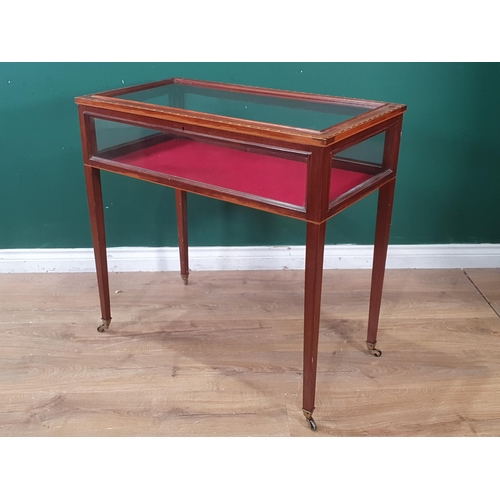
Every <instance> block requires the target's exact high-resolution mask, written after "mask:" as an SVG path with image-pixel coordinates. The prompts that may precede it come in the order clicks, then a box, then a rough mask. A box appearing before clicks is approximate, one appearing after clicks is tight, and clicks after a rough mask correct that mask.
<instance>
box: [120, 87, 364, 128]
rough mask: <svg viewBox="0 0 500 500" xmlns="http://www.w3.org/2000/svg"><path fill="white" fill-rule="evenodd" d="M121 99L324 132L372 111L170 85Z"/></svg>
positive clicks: (354, 107) (351, 106) (339, 105)
mask: <svg viewBox="0 0 500 500" xmlns="http://www.w3.org/2000/svg"><path fill="white" fill-rule="evenodd" d="M116 97H117V98H119V99H126V100H130V101H138V102H143V103H148V104H158V105H161V106H168V107H172V108H179V109H185V110H190V111H200V112H203V113H210V114H215V115H220V116H227V117H231V118H243V119H245V120H253V121H259V122H265V123H273V124H277V125H287V126H291V127H298V128H303V129H309V130H315V131H321V130H324V129H326V128H328V127H331V126H333V125H336V124H338V123H341V122H343V121H345V120H348V119H350V118H352V117H354V116H358V115H360V114H362V113H365V112H367V111H369V110H371V109H373V107H372V106H366V107H358V106H353V105H349V104H336V103H335V104H334V103H328V102H314V101H307V100H302V99H291V98H283V97H278V96H267V95H259V94H254V93H251V92H245V91H233V90H219V89H212V88H206V87H198V86H194V85H183V84H178V83H174V84H169V85H163V86H160V87H155V88H152V89H147V90H140V91H135V92H130V93H126V94H120V95H116Z"/></svg>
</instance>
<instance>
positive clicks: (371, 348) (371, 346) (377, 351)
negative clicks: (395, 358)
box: [366, 342, 382, 358]
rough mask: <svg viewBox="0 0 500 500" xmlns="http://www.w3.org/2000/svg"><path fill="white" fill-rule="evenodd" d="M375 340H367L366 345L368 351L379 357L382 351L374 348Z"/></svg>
mask: <svg viewBox="0 0 500 500" xmlns="http://www.w3.org/2000/svg"><path fill="white" fill-rule="evenodd" d="M375 344H376V342H367V343H366V346H367V347H368V353H369V354H371V355H372V356H375V357H376V358H380V356H382V351H381V350H380V349H375Z"/></svg>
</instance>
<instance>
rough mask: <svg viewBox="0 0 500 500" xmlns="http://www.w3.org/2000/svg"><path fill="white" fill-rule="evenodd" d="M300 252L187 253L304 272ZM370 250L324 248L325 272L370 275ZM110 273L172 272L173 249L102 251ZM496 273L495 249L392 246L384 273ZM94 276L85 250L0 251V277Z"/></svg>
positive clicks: (194, 265) (199, 264)
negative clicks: (360, 271)
mask: <svg viewBox="0 0 500 500" xmlns="http://www.w3.org/2000/svg"><path fill="white" fill-rule="evenodd" d="M304 248H305V247H304V246H291V247H287V246H279V247H191V248H190V249H189V267H190V269H191V270H192V271H216V270H228V271H229V270H273V269H304ZM372 255H373V246H372V245H327V246H326V247H325V261H324V267H325V269H370V268H371V265H372ZM108 266H109V270H110V271H115V272H136V271H178V270H179V251H178V249H177V248H175V247H174V248H170V247H162V248H149V247H119V248H108ZM497 267H500V244H478V245H394V246H390V247H389V252H388V257H387V268H388V269H457V268H458V269H464V268H497ZM48 272H56V273H74V272H78V273H83V272H95V264H94V254H93V251H92V249H91V248H71V249H58V248H49V249H26V250H23V249H14V250H0V273H48Z"/></svg>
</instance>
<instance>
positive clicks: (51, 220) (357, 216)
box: [0, 63, 500, 248]
mask: <svg viewBox="0 0 500 500" xmlns="http://www.w3.org/2000/svg"><path fill="white" fill-rule="evenodd" d="M171 76H183V77H188V78H196V79H207V80H214V81H222V82H230V83H242V84H248V85H258V86H263V87H274V88H281V89H289V90H299V91H306V92H315V93H324V94H333V95H342V96H350V97H360V98H366V99H376V100H381V101H392V102H401V103H405V104H407V105H408V111H407V113H406V115H405V121H404V126H403V140H402V146H401V148H402V149H401V155H400V164H399V165H400V166H399V168H400V170H399V172H400V173H399V180H398V186H397V192H396V204H395V212H394V222H393V227H392V236H391V243H393V244H398V243H399V244H426V243H500V223H499V218H500V197H499V190H500V140H499V139H500V118H499V117H500V92H499V89H500V65H499V64H491V63H490V64H480V63H467V64H466V63H464V64H456V63H443V64H441V63H429V64H427V63H418V64H417V63H366V64H365V63H292V64H289V63H279V64H271V63H258V64H250V63H236V64H234V63H156V64H153V63H108V64H103V63H70V64H69V63H47V64H41V63H36V64H35V63H22V64H21V63H19V64H17V63H2V64H0V167H1V174H2V175H1V178H0V248H45V247H48V248H54V247H63V248H64V247H72V248H77V247H90V246H91V240H90V229H89V223H88V214H87V206H86V198H85V189H84V178H83V169H82V159H81V152H80V142H79V141H80V138H79V130H78V120H77V112H76V105H75V104H74V100H73V99H74V97H75V96H78V95H83V94H88V93H91V92H97V91H102V90H107V89H114V88H118V87H121V86H128V85H132V84H138V83H144V82H147V81H151V80H159V79H163V78H168V77H171ZM103 189H104V199H105V205H106V207H108V208H107V209H106V217H107V219H106V222H107V231H108V245H109V246H175V245H176V244H177V239H176V229H175V214H174V197H173V191H172V190H170V189H168V188H163V187H160V186H156V185H153V184H148V183H142V182H140V181H135V180H132V179H127V178H122V177H119V176H116V175H113V174H109V173H106V172H105V173H103ZM189 203H190V205H189V207H190V217H189V218H190V244H191V245H208V246H212V245H287V244H289V245H298V244H303V243H304V235H305V225H304V223H303V222H300V221H295V220H292V219H288V218H284V217H278V216H275V215H271V214H267V213H264V212H258V211H255V210H251V209H247V208H244V207H239V206H235V205H230V204H227V203H223V202H219V201H216V200H211V199H207V198H201V197H198V196H194V195H191V196H190V198H189ZM375 207H376V195H371V196H369V197H368V198H366V199H364V200H362V201H361V202H360V203H358V204H357V205H355V206H353V207H351V208H350V209H348V210H346V211H345V212H343V213H341V214H340V215H339V216H337V217H336V218H334V219H333V220H331V221H329V226H328V232H327V241H328V243H354V244H370V243H372V239H373V232H374V220H375V219H374V217H375Z"/></svg>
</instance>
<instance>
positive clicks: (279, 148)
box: [75, 78, 406, 430]
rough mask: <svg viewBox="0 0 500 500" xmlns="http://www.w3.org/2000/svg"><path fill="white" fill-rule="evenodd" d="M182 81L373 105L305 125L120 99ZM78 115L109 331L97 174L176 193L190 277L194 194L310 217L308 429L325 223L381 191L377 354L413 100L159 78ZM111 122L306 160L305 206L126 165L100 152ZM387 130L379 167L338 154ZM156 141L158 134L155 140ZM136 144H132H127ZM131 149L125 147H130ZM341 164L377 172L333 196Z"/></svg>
mask: <svg viewBox="0 0 500 500" xmlns="http://www.w3.org/2000/svg"><path fill="white" fill-rule="evenodd" d="M173 83H178V84H182V85H192V86H197V87H202V88H209V89H217V90H227V91H234V92H245V93H251V94H255V95H261V96H273V97H278V98H286V99H295V100H302V101H307V102H316V103H329V104H331V103H333V104H339V105H347V106H351V107H362V108H366V109H368V110H367V111H366V112H364V113H362V114H360V115H358V116H354V117H353V118H351V119H348V120H346V121H344V122H342V123H340V124H337V125H333V126H331V127H329V128H327V129H324V130H321V131H315V130H308V129H301V128H297V127H290V126H284V125H276V124H269V123H263V122H257V121H250V120H244V119H237V118H228V117H224V116H219V115H213V114H209V113H201V112H196V111H189V110H184V109H180V108H173V107H167V106H159V105H156V104H149V103H142V102H138V101H131V100H125V99H120V95H123V94H126V93H131V92H135V91H140V90H148V89H152V88H155V87H160V86H162V85H169V84H173ZM75 101H76V103H77V104H78V113H79V120H80V130H81V140H82V150H83V160H84V171H85V179H86V188H87V197H88V204H89V214H90V222H91V229H92V241H93V246H94V254H95V261H96V270H97V282H98V289H99V298H100V304H101V314H102V320H103V323H102V325H101V326H100V327H99V328H98V329H99V331H104V330H105V329H107V328H108V327H109V324H110V322H111V305H110V295H109V282H108V266H107V258H106V235H105V227H104V210H103V201H102V190H101V179H100V171H101V170H108V171H112V172H115V173H119V174H122V175H126V176H130V177H134V178H137V179H141V180H145V181H149V182H154V183H157V184H161V185H164V186H168V187H171V188H174V189H175V190H176V208H177V222H178V235H179V253H180V262H181V276H182V278H183V280H184V283H185V284H187V282H188V274H189V268H188V231H187V197H186V193H187V192H192V193H197V194H200V195H203V196H209V197H212V198H217V199H221V200H224V201H229V202H232V203H237V204H241V205H244V206H248V207H252V208H256V209H260V210H265V211H269V212H272V213H276V214H279V215H284V216H288V217H293V218H297V219H301V220H304V221H305V222H306V226H307V227H306V256H305V296H304V351H303V412H304V415H305V416H306V419H307V421H308V423H309V425H310V427H311V429H313V430H315V429H316V423H315V422H314V420H313V418H312V413H313V411H314V404H315V389H316V369H317V356H318V334H319V322H320V308H321V288H322V275H323V256H324V245H325V234H326V221H327V220H328V219H329V218H331V217H333V216H334V215H336V214H338V213H339V212H341V211H342V210H344V209H345V208H347V207H349V206H350V205H352V204H353V203H356V202H357V201H358V200H360V199H361V198H363V197H365V196H367V195H368V194H370V193H372V192H373V191H377V190H378V192H379V195H378V209H377V220H376V231H375V245H374V256H373V269H372V280H371V292H370V304H369V317H368V335H367V346H368V352H369V353H370V354H373V355H375V356H380V354H381V352H380V351H379V350H378V349H376V348H375V344H376V341H377V331H378V323H379V315H380V305H381V299H382V289H383V282H384V275H385V262H386V257H387V248H388V243H389V234H390V226H391V218H392V205H393V199H394V188H395V183H396V174H397V164H398V156H399V146H400V136H401V129H402V121H403V114H404V112H405V111H406V106H405V105H402V104H395V103H383V102H377V101H365V100H360V99H347V98H342V97H331V96H324V95H317V94H306V93H301V92H290V91H281V90H274V89H264V88H258V87H248V86H243V85H230V84H223V83H215V82H202V81H196V80H188V79H183V78H171V79H168V80H162V81H159V82H153V83H148V84H144V85H137V86H133V87H127V88H122V89H118V90H112V91H108V92H101V93H97V94H93V95H88V96H82V97H77V98H76V99H75ZM95 118H101V119H105V120H113V121H118V122H121V123H126V124H130V125H136V126H140V127H147V128H150V129H153V130H157V131H159V132H163V133H166V134H173V135H175V136H181V137H189V138H192V139H194V140H198V141H208V142H212V143H216V144H218V145H223V146H225V147H232V148H240V149H245V150H251V151H259V152H261V153H264V154H271V155H277V156H281V157H290V158H294V159H300V160H301V161H304V162H306V164H307V184H306V206H305V207H297V206H293V205H287V204H286V203H282V202H277V201H273V200H268V199H262V198H259V197H257V196H248V195H245V194H242V193H238V192H233V191H230V190H227V189H214V188H213V186H208V185H203V184H202V183H199V182H198V183H197V182H192V181H189V180H186V179H181V178H177V177H174V176H169V175H166V174H162V173H159V172H153V171H147V170H145V169H141V168H139V167H134V166H131V165H124V164H122V163H119V162H116V161H113V160H112V159H110V158H105V155H102V152H100V153H101V155H100V156H99V155H98V154H97V140H96V130H95V125H94V119H95ZM382 132H385V142H384V153H383V160H382V163H381V165H375V164H370V163H367V162H360V161H354V160H346V159H339V158H334V156H335V155H336V154H338V153H339V152H340V151H342V150H344V149H346V148H349V147H351V146H353V145H355V144H358V143H360V142H362V141H365V140H367V139H369V138H370V137H373V136H375V135H377V134H380V133H382ZM152 140H155V139H152ZM128 146H130V147H135V146H134V145H133V144H131V145H128ZM128 146H127V147H128ZM334 164H336V167H338V168H345V169H351V170H357V171H360V172H366V173H370V174H372V177H371V178H370V179H369V180H367V181H366V182H364V183H362V184H360V185H359V186H357V187H355V188H354V189H351V190H350V191H348V192H347V193H344V194H343V195H342V196H340V197H339V198H337V199H335V200H332V201H331V200H330V199H329V190H330V170H331V168H332V166H333V165H334Z"/></svg>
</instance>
